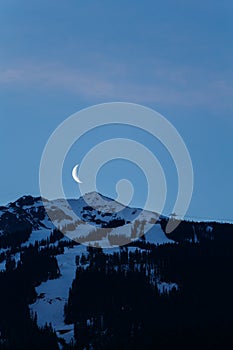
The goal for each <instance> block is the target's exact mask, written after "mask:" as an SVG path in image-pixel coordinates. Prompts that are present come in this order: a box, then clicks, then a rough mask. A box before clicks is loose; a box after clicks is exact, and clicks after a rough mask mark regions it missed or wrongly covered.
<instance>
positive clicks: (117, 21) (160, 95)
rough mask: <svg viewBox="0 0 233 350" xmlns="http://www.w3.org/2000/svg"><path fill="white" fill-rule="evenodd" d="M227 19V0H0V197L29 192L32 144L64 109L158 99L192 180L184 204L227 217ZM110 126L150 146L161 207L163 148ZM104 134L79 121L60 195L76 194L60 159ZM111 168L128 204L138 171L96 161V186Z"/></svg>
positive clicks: (141, 196)
mask: <svg viewBox="0 0 233 350" xmlns="http://www.w3.org/2000/svg"><path fill="white" fill-rule="evenodd" d="M232 19H233V2H232V1H231V0H222V1H216V0H211V1H210V0H205V1H199V0H195V1H194V0H189V1H187V0H163V1H154V0H153V1H152V0H145V1H139V0H134V1H130V0H124V1H123V0H119V1H112V0H102V1H100V0H92V1H90V0H85V1H81V0H80V1H79V0H69V1H61V0H56V1H53V0H50V1H45V0H41V1H34V0H30V1H29V0H22V1H20V2H19V1H17V0H2V1H1V10H0V101H1V103H0V121H1V124H0V142H1V181H0V202H1V204H2V205H4V204H6V203H8V202H9V201H14V200H16V199H17V198H18V197H20V196H22V195H25V194H31V195H39V194H40V193H39V179H38V178H39V164H40V159H41V155H42V152H43V149H44V147H45V144H46V142H47V140H48V138H49V136H50V135H51V133H52V132H53V131H54V130H55V129H56V127H57V126H58V125H59V124H60V123H62V122H63V121H64V120H65V119H66V118H67V117H68V116H70V115H71V114H73V113H75V112H77V111H79V110H81V109H83V108H86V107H89V106H92V105H95V104H99V103H105V102H112V101H123V102H132V103H138V104H141V105H144V106H147V107H150V108H152V109H154V110H156V111H158V112H159V113H161V114H162V115H163V116H165V117H166V118H167V119H168V120H169V121H170V122H171V123H172V124H173V125H174V126H175V127H176V129H177V130H178V132H179V133H180V135H181V136H182V137H183V139H184V141H185V143H186V146H187V148H188V150H189V152H190V156H191V159H192V162H193V169H194V180H195V181H194V192H193V198H192V201H191V204H190V208H189V211H188V215H189V216H190V217H194V218H195V217H197V218H210V219H233V185H232V179H233V162H232V151H233V137H232V133H233V45H232V42H233V20H232ZM117 132H119V137H122V135H123V136H124V137H127V132H129V133H130V134H131V136H132V137H134V138H135V140H138V141H140V142H142V143H143V144H145V145H146V146H147V147H149V148H150V149H151V150H152V151H153V152H155V153H156V152H157V153H158V157H159V158H160V161H161V164H162V165H163V167H164V172H165V174H166V176H167V178H168V179H167V182H168V197H167V203H166V207H165V212H166V213H169V212H171V211H172V207H173V204H174V201H175V196H176V192H177V177H176V172H175V169H174V165H173V164H172V160H171V159H170V158H169V156H168V155H167V154H166V152H165V151H164V149H163V148H162V147H161V145H159V144H158V142H156V141H152V140H151V139H150V138H149V137H148V136H147V135H144V133H143V132H142V133H141V134H140V133H139V132H138V131H132V130H127V128H125V129H123V128H120V129H119V130H116V129H114V130H110V135H113V134H114V135H115V134H117ZM108 135H109V130H108V129H106V130H104V129H103V130H102V131H101V132H97V134H94V133H90V135H89V137H88V135H87V137H86V139H84V140H83V141H82V142H81V143H80V144H79V146H78V145H76V144H75V145H74V147H73V148H72V149H71V151H70V153H69V154H68V156H67V159H66V161H65V163H64V188H65V193H66V195H67V197H73V198H75V197H77V196H78V191H77V186H76V184H74V182H73V180H72V179H71V177H70V168H71V166H73V165H75V164H76V163H78V162H80V153H82V154H84V153H85V152H84V150H88V149H89V148H90V147H92V146H93V144H94V143H95V142H97V143H98V142H100V141H101V140H102V139H103V140H105V139H107V138H108V137H109V136H108ZM75 147H76V148H77V147H78V149H79V150H80V149H82V152H80V151H77V149H76V148H75ZM77 152H79V154H78V156H77ZM68 174H69V175H68ZM55 176H56V174H55ZM122 176H123V177H127V176H129V177H132V179H131V180H132V183H133V184H134V185H135V195H134V198H133V200H132V205H135V206H143V201H144V200H145V191H146V181H145V176H144V175H143V173H142V172H141V171H140V169H136V168H135V166H134V165H133V164H130V163H129V162H128V163H127V162H124V161H120V160H118V161H115V163H114V161H112V162H110V163H109V164H106V165H105V166H104V167H103V168H102V169H101V171H100V175H99V176H98V178H97V180H98V188H99V190H100V192H101V193H103V194H105V195H109V196H112V197H114V196H116V192H115V181H118V180H119V179H120V178H121V177H122Z"/></svg>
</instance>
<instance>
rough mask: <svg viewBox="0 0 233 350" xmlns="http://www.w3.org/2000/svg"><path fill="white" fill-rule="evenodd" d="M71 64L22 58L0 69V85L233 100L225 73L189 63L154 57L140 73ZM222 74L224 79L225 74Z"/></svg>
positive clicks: (137, 98)
mask: <svg viewBox="0 0 233 350" xmlns="http://www.w3.org/2000/svg"><path fill="white" fill-rule="evenodd" d="M105 67H107V68H106V70H105V69H104V66H102V67H98V68H99V71H98V73H97V72H96V71H95V70H94V69H93V71H91V69H90V68H89V69H87V68H86V69H80V70H79V69H75V68H69V67H66V66H63V65H59V64H54V65H52V64H26V65H24V66H22V65H21V66H18V67H17V66H16V67H10V68H7V69H6V68H5V69H3V68H2V69H1V70H0V85H1V86H10V87H12V86H14V87H16V88H17V87H18V86H20V87H26V88H27V87H28V88H29V87H30V88H34V87H36V88H39V89H40V88H41V89H43V90H44V89H46V90H48V91H49V90H54V89H59V90H64V91H68V92H69V93H71V94H75V95H79V96H82V97H84V98H86V99H92V100H93V99H94V100H98V99H105V100H109V99H110V100H123V101H131V102H138V103H161V104H165V105H168V106H174V105H176V106H177V105H180V106H189V107H192V106H206V107H212V106H213V105H214V106H218V107H229V106H231V107H232V106H233V102H232V95H233V86H232V84H231V83H230V81H227V80H226V78H225V76H223V77H221V76H220V75H219V74H216V75H214V76H213V74H212V76H210V75H209V76H208V74H207V73H206V74H204V73H203V72H201V71H198V70H197V71H195V69H193V68H192V67H190V68H187V67H185V68H181V67H172V66H166V65H162V64H161V63H160V64H158V63H156V64H155V65H154V66H152V67H150V69H149V70H148V71H147V72H146V77H145V78H143V73H142V72H140V74H138V73H137V72H136V68H134V70H135V71H134V72H133V70H132V67H127V66H122V69H121V67H120V66H119V65H116V67H114V65H110V64H109V65H105ZM224 78H225V79H224Z"/></svg>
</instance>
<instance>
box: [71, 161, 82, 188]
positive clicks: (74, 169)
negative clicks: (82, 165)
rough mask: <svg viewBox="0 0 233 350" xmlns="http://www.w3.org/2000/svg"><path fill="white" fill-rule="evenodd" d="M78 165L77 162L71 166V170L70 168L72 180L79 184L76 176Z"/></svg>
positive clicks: (79, 181)
mask: <svg viewBox="0 0 233 350" xmlns="http://www.w3.org/2000/svg"><path fill="white" fill-rule="evenodd" d="M78 166H79V164H77V165H75V166H74V167H73V170H72V177H73V179H74V181H76V182H77V183H79V184H81V183H82V181H81V180H80V179H79V178H78V175H77V169H78Z"/></svg>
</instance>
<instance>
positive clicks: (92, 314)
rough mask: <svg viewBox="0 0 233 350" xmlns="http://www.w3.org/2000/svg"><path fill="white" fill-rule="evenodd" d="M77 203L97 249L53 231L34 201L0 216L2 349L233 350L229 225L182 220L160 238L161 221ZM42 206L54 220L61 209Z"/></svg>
mask: <svg viewBox="0 0 233 350" xmlns="http://www.w3.org/2000/svg"><path fill="white" fill-rule="evenodd" d="M94 199H95V195H94ZM59 203H60V202H59ZM80 203H81V204H82V205H83V199H81V200H79V202H77V201H75V205H76V206H77V210H78V211H79V212H80V215H81V214H82V215H83V216H82V219H86V220H87V221H88V220H92V224H93V227H92V228H91V231H87V232H86V234H87V235H88V237H89V238H91V240H90V241H91V242H94V243H95V245H96V247H92V246H88V245H86V246H83V245H80V244H79V243H77V242H74V241H73V240H71V239H69V238H67V237H65V236H64V235H63V234H62V232H60V231H59V230H58V229H56V228H54V226H53V225H52V223H51V222H50V221H49V218H48V216H46V212H45V210H44V208H43V206H42V204H41V199H40V198H33V197H23V198H22V199H19V200H18V201H16V202H15V203H10V205H9V206H8V207H1V208H0V286H1V288H0V310H1V312H0V350H25V349H33V350H34V349H35V350H41V349H44V350H47V349H48V350H58V349H64V350H68V349H69V350H74V349H75V350H84V349H86V350H99V349H101V350H102V349H103V350H108V349H109V350H110V349H116V350H118V349H140V350H141V349H163V350H164V349H165V350H166V349H169V350H170V349H173V348H174V349H181V350H183V349H187V348H189V349H197V348H198V349H203V350H204V349H205V350H206V349H211V350H212V349H220V348H223V349H225V348H226V349H227V348H231V347H232V345H233V334H232V327H233V317H232V315H233V299H232V295H233V282H232V278H231V276H232V269H233V225H232V224H229V223H219V222H192V221H182V222H181V223H180V225H179V226H178V227H177V228H176V229H175V230H174V231H173V232H172V233H171V234H169V235H168V234H166V225H167V222H168V219H167V218H166V217H161V218H159V220H158V222H154V219H155V218H156V214H154V213H147V216H146V217H145V220H143V221H142V222H139V221H135V222H134V224H131V222H130V219H131V218H134V215H135V213H136V212H137V211H139V209H135V210H134V209H133V208H124V211H125V212H124V213H123V214H122V213H121V214H118V216H117V215H116V213H114V214H111V210H112V207H113V208H114V203H112V202H111V206H112V207H111V208H110V209H109V212H106V208H105V212H101V210H100V208H99V209H98V210H97V211H95V210H94V209H93V208H91V207H90V206H87V205H86V204H85V205H83V206H82V207H80ZM48 205H49V207H50V208H52V209H51V210H54V213H56V215H57V213H59V215H58V216H59V220H60V219H61V218H62V213H63V210H65V209H64V208H65V207H64V205H63V203H62V204H61V207H59V208H58V207H55V209H54V207H52V206H51V203H49V204H48ZM118 205H119V204H118ZM58 209H59V210H58ZM67 216H68V215H66V218H67ZM69 217H70V216H69ZM69 220H70V219H69ZM174 220H175V218H174ZM148 224H150V225H151V229H150V231H149V232H146V234H143V230H144V229H145V227H146V225H148ZM66 225H68V226H69V227H70V228H72V229H73V227H75V229H76V230H79V228H80V227H81V228H82V229H83V228H85V222H83V221H82V222H75V223H74V224H72V222H70V221H69V222H68V224H67V223H66ZM94 225H96V226H94ZM95 227H96V229H95ZM103 228H105V231H103V230H102V229H103ZM126 228H127V230H128V231H126ZM139 231H140V237H139V238H138V239H137V235H138V232H139ZM127 232H129V234H130V236H126V234H127ZM106 233H107V235H108V236H106ZM101 235H103V238H104V239H105V240H106V237H107V238H108V241H109V242H110V243H111V244H112V245H113V246H112V248H111V249H107V248H103V249H102V248H100V246H98V240H99V239H100V237H101ZM80 237H82V236H80ZM129 237H131V238H132V240H131V241H130V240H129ZM119 238H120V240H121V242H122V241H125V243H127V244H125V245H124V246H122V247H117V246H116V245H115V243H117V242H118V241H119ZM84 241H85V239H84ZM59 281H60V283H59Z"/></svg>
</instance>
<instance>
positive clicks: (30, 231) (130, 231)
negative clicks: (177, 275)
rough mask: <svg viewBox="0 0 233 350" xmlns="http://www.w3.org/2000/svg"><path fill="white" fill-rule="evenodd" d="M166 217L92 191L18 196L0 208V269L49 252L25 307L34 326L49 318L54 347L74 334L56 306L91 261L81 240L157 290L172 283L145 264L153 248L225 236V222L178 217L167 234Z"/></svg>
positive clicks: (15, 266)
mask: <svg viewBox="0 0 233 350" xmlns="http://www.w3.org/2000/svg"><path fill="white" fill-rule="evenodd" d="M51 219H52V220H51ZM167 221H168V218H167V217H164V216H159V215H158V214H157V213H153V212H149V211H143V210H142V209H139V208H130V207H125V206H124V205H122V204H121V203H118V202H116V201H114V200H112V199H110V198H108V197H105V196H103V195H100V194H99V193H96V192H92V193H88V194H86V195H84V196H83V197H80V198H79V199H70V200H68V201H66V200H64V199H57V200H52V201H48V200H45V199H44V200H42V199H41V198H40V197H32V196H23V197H21V198H19V199H18V200H16V201H15V202H12V203H9V204H8V205H6V206H1V207H0V271H2V272H3V275H4V271H6V272H7V271H8V272H9V271H12V270H13V271H14V269H18V268H19V269H20V266H21V265H20V264H24V266H26V265H27V264H30V263H31V260H30V261H29V262H27V264H26V263H25V260H24V262H23V259H24V258H23V257H24V256H27V255H28V254H29V255H30V254H32V252H33V254H34V253H35V254H37V253H38V252H39V253H43V252H44V253H46V256H47V257H54V256H55V257H56V258H55V259H54V260H55V261H56V263H57V266H55V270H56V271H55V272H54V269H53V276H51V274H49V272H48V274H47V266H46V267H45V270H43V271H44V272H43V278H41V279H40V280H39V281H38V280H36V284H35V292H36V296H35V297H34V299H33V300H32V301H31V303H32V304H31V305H30V310H31V312H32V313H33V315H35V313H36V315H37V324H38V325H39V326H40V327H43V326H44V325H45V324H46V323H47V324H49V323H51V325H52V327H53V329H54V330H55V331H56V335H57V336H58V338H59V339H60V340H59V344H60V345H59V346H60V348H61V349H62V348H63V347H62V344H64V342H66V343H69V342H70V340H71V339H74V325H73V324H72V323H69V322H65V317H64V309H65V305H66V304H67V302H68V300H69V289H70V288H71V286H72V282H73V281H74V279H75V278H76V274H77V269H79V270H81V271H83V270H85V271H87V270H88V269H90V266H91V264H93V254H92V255H91V253H90V251H91V250H90V247H89V245H91V246H98V247H101V248H102V252H103V254H104V256H105V259H106V261H108V262H110V261H111V264H113V265H112V266H114V269H116V271H117V269H118V268H119V266H118V263H116V261H118V262H119V261H120V265H121V269H122V271H127V269H129V268H130V266H131V265H132V266H134V268H135V269H136V270H135V271H138V270H140V269H141V271H144V272H143V273H144V274H145V276H146V278H148V281H149V283H150V284H151V285H153V286H154V287H155V288H157V291H158V293H161V294H163V293H166V294H169V293H170V291H172V290H173V291H174V290H179V288H180V286H179V282H178V281H176V279H174V280H173V279H172V278H171V279H170V278H166V277H165V278H164V276H162V275H161V274H160V269H161V266H159V262H158V263H157V262H156V263H153V264H152V263H151V261H152V260H153V259H154V255H153V252H154V251H156V249H161V250H163V247H161V245H164V244H167V247H165V248H168V250H169V249H175V248H176V247H177V249H179V246H178V245H177V244H174V243H179V242H184V241H186V242H189V243H191V244H192V243H193V244H199V243H201V242H202V241H204V242H206V241H207V240H209V241H212V240H215V239H216V240H217V239H220V238H221V239H224V240H229V239H231V240H232V235H231V234H230V232H232V225H230V224H221V223H216V222H212V223H210V222H188V221H183V222H182V223H181V224H180V226H179V227H178V228H177V229H176V230H175V232H173V233H172V234H170V235H169V236H168V235H166V234H165V227H166V224H167ZM61 231H62V232H63V233H65V235H63V233H61ZM80 243H83V244H80ZM189 243H188V244H189ZM125 244H127V245H126V246H124V245H125ZM121 245H122V247H121ZM100 252H101V251H100ZM100 254H102V253H100ZM106 256H107V258H106ZM31 257H32V255H30V259H31ZM152 257H153V258H152ZM157 258H158V261H159V257H157ZM42 260H43V259H42ZM54 260H53V261H52V262H53V263H54ZM46 261H47V260H46ZM113 261H115V263H113ZM124 261H126V263H125V262H124ZM129 262H130V264H131V265H129ZM107 265H108V264H107ZM107 265H106V266H107ZM132 266H131V268H132ZM162 266H163V264H162ZM33 274H34V271H33ZM87 322H90V320H87Z"/></svg>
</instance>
